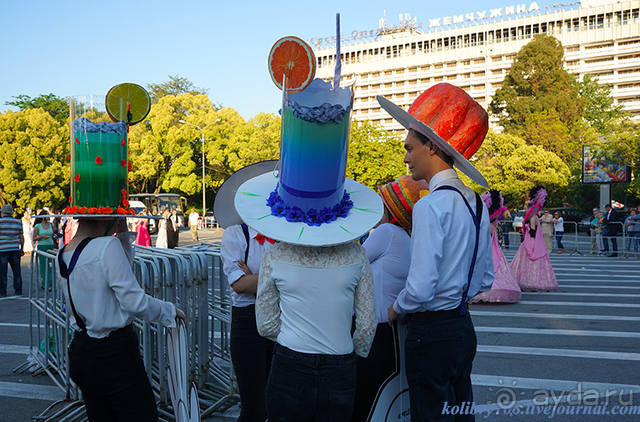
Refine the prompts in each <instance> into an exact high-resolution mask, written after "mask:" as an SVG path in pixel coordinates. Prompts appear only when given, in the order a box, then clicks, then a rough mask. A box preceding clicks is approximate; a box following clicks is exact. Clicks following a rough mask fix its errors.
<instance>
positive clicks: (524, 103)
mask: <svg viewBox="0 0 640 422" xmlns="http://www.w3.org/2000/svg"><path fill="white" fill-rule="evenodd" d="M563 56H564V50H563V48H562V44H560V41H558V40H557V39H556V38H554V37H551V36H548V35H537V36H536V37H534V38H533V40H531V41H530V42H529V43H528V44H526V45H525V46H524V47H522V49H520V51H519V52H518V54H517V56H516V58H515V60H514V62H513V64H512V65H511V69H509V72H508V73H507V75H506V77H505V79H504V82H503V83H502V87H501V88H499V89H498V90H497V91H496V93H495V95H494V97H493V99H492V100H491V104H490V106H489V108H490V110H491V113H492V114H493V115H495V116H498V117H499V119H500V125H501V126H503V127H504V128H505V130H506V131H507V132H509V131H518V130H519V129H520V128H521V127H522V126H523V125H524V124H525V122H526V120H527V118H528V117H529V116H530V115H532V114H539V113H543V112H548V113H552V114H553V115H557V116H558V118H559V120H560V121H561V122H563V123H564V124H565V125H566V126H567V127H568V129H569V130H571V129H572V126H573V125H574V124H575V123H576V122H577V121H579V120H580V119H581V116H582V113H583V110H584V100H583V98H582V97H581V96H580V95H579V88H578V84H577V83H576V81H575V77H574V76H572V75H571V74H570V73H569V72H567V71H566V70H565V69H564V67H563Z"/></svg>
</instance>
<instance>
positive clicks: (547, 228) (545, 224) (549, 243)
mask: <svg viewBox="0 0 640 422" xmlns="http://www.w3.org/2000/svg"><path fill="white" fill-rule="evenodd" d="M540 225H541V226H542V235H543V236H544V246H545V247H546V248H547V253H551V251H552V250H553V217H552V216H551V213H550V212H549V210H544V213H543V214H542V216H541V217H540Z"/></svg>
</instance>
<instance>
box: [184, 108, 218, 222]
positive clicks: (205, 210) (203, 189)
mask: <svg viewBox="0 0 640 422" xmlns="http://www.w3.org/2000/svg"><path fill="white" fill-rule="evenodd" d="M219 121H220V119H216V120H214V121H213V122H211V123H209V124H208V125H206V126H205V127H200V126H198V125H194V124H193V123H189V122H187V121H185V120H180V123H183V124H186V125H189V126H193V127H195V128H196V129H198V130H199V131H200V142H201V143H202V221H205V224H206V216H207V208H206V202H205V198H206V191H205V184H204V130H205V129H206V128H208V127H209V126H211V125H212V124H214V123H217V122H219Z"/></svg>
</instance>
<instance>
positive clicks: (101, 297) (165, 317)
mask: <svg viewBox="0 0 640 422" xmlns="http://www.w3.org/2000/svg"><path fill="white" fill-rule="evenodd" d="M73 252H74V251H69V252H64V253H63V255H62V258H63V260H64V262H65V264H67V265H69V264H70V263H71V257H72V255H73ZM56 266H57V267H58V268H57V269H58V274H60V268H59V265H58V260H57V259H56ZM69 282H70V283H71V295H72V296H73V303H74V305H75V307H76V311H77V312H78V314H79V315H80V316H81V317H83V318H84V320H85V325H86V327H87V334H88V335H89V336H90V337H94V338H103V337H106V336H108V335H109V333H110V332H111V331H114V330H117V329H119V328H122V327H125V326H127V325H129V324H130V323H131V322H132V321H133V320H134V319H135V317H140V318H142V319H143V320H145V321H149V322H158V323H160V324H162V325H164V326H165V327H175V325H176V322H175V318H176V308H175V306H174V305H173V303H170V302H165V301H163V300H159V299H156V298H154V297H152V296H149V295H148V294H146V293H145V292H144V290H143V289H142V288H141V287H140V285H139V284H138V281H137V280H136V278H135V276H134V275H133V271H132V270H131V264H130V261H129V260H128V259H127V256H126V255H125V252H124V250H123V248H122V245H121V244H120V241H119V240H118V238H116V237H113V236H106V237H98V238H96V239H93V240H92V241H91V242H89V244H88V245H87V246H86V248H85V249H84V250H83V251H82V253H80V257H79V258H78V261H77V263H76V266H75V268H74V269H73V271H72V272H71V275H70V276H69ZM60 286H62V289H63V291H64V295H65V298H66V301H67V312H68V313H69V317H70V321H71V326H72V327H73V329H74V330H80V327H79V326H78V324H77V323H76V319H75V316H74V315H73V311H72V308H71V302H70V301H69V297H68V294H67V279H66V278H64V277H61V276H60Z"/></svg>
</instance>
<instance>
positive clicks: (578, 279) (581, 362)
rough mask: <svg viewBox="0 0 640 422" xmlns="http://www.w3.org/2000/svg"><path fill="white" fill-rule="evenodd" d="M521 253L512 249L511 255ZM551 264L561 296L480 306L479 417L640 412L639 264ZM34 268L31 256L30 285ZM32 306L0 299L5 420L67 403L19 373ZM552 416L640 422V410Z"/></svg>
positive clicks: (43, 382) (209, 234)
mask: <svg viewBox="0 0 640 422" xmlns="http://www.w3.org/2000/svg"><path fill="white" fill-rule="evenodd" d="M221 233H222V231H221V230H208V231H206V232H203V233H202V234H201V237H202V239H203V240H205V241H219V239H220V237H221ZM180 239H181V240H180V244H181V245H188V244H189V243H190V234H189V233H188V232H182V233H181V237H180ZM514 253H515V250H514V249H511V250H508V251H507V253H506V254H507V258H508V259H509V260H510V259H511V258H512V257H513V254H514ZM551 259H552V262H553V265H554V268H555V271H556V275H557V277H558V281H559V284H560V289H559V291H558V292H553V293H525V294H524V295H523V298H522V302H521V303H519V304H515V305H473V306H472V308H471V312H472V315H473V320H474V323H475V326H476V331H477V335H478V355H477V357H476V359H475V362H474V370H473V373H474V375H473V382H474V393H475V400H476V405H482V406H481V407H480V410H482V411H485V412H490V413H483V414H480V415H478V416H477V419H478V420H482V419H485V418H486V420H491V421H494V420H495V421H506V420H526V421H543V420H549V419H551V417H550V416H551V415H550V414H544V413H541V414H536V413H537V412H544V411H545V408H544V406H539V407H535V408H534V407H531V406H528V405H530V404H532V403H536V404H541V403H544V402H545V399H546V402H547V403H548V404H549V405H552V404H554V403H560V404H561V405H562V406H568V405H570V404H574V405H575V404H577V402H578V395H581V398H582V399H583V400H584V402H583V403H582V404H594V403H595V402H598V403H604V402H605V401H606V400H608V407H606V408H605V409H604V410H609V411H623V412H624V411H630V410H633V409H631V408H630V407H628V405H633V406H636V409H635V411H636V412H638V411H639V410H640V375H639V374H640V313H639V312H638V310H639V308H640V300H638V298H640V261H638V260H623V259H616V258H605V257H592V256H570V255H568V254H563V255H558V254H553V255H552V257H551ZM27 262H28V258H25V259H24V260H23V264H24V267H23V268H24V270H25V271H24V273H23V277H24V278H25V280H28V279H29V274H28V266H27ZM9 285H10V286H11V284H9ZM27 287H28V286H26V285H25V291H26V288H27ZM11 293H12V289H11V287H9V294H11ZM27 309H28V307H27V301H26V300H25V299H24V298H11V297H9V298H5V299H0V357H1V359H0V408H1V409H3V411H2V412H1V413H0V421H7V422H9V421H28V420H31V416H34V415H36V414H38V413H40V412H41V411H42V410H44V409H45V408H46V407H47V406H49V405H50V404H51V403H52V402H53V401H54V400H56V399H59V398H62V393H61V392H60V390H59V389H57V388H56V387H55V386H53V383H52V382H51V381H49V379H48V378H47V377H46V376H38V377H32V376H31V375H30V374H14V373H13V372H12V369H13V368H15V367H16V366H18V365H19V364H21V363H23V362H24V361H25V358H26V353H27V351H28V345H29V336H28V328H27V327H28V314H27ZM532 400H534V402H532ZM514 402H515V405H514V404H513V403H514ZM498 403H500V404H498ZM614 406H627V407H617V408H615V410H614ZM557 409H558V410H565V409H566V410H570V409H569V408H567V407H565V408H562V407H560V406H559V407H557ZM573 409H574V411H576V407H575V406H574V408H573ZM548 410H549V409H547V411H548ZM599 410H602V409H595V408H592V411H599ZM508 412H511V413H512V414H508ZM527 412H528V413H530V414H529V415H526V413H527ZM553 418H554V419H556V420H561V421H582V420H587V421H635V420H640V413H636V415H626V416H614V415H607V416H600V415H597V416H566V415H554V417H553ZM208 420H222V418H211V419H208ZM225 420H229V419H226V418H225Z"/></svg>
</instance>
